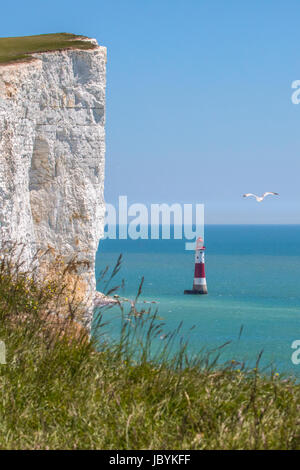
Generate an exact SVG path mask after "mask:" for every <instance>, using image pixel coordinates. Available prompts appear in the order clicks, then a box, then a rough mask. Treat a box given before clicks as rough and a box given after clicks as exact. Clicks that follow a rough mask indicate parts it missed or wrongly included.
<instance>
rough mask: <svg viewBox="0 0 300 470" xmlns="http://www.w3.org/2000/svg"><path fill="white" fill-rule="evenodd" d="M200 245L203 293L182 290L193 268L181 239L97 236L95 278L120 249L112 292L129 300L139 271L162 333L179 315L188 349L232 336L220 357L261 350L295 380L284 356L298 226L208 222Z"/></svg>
mask: <svg viewBox="0 0 300 470" xmlns="http://www.w3.org/2000/svg"><path fill="white" fill-rule="evenodd" d="M205 246H206V266H205V267H206V278H207V286H208V292H209V293H208V295H207V296H187V295H184V294H183V291H184V290H185V289H190V288H192V283H193V271H194V252H192V251H185V240H172V239H171V240H135V241H134V240H108V239H107V240H101V241H100V244H99V250H98V253H97V259H96V278H98V277H99V273H100V272H101V271H102V270H103V269H104V268H105V267H106V266H107V265H108V266H110V267H113V266H114V264H115V262H116V260H117V258H118V255H119V254H120V253H122V254H123V263H122V268H121V271H120V273H119V274H118V276H117V278H116V279H115V281H114V284H115V285H117V284H119V283H121V279H124V280H125V286H124V287H123V288H122V289H120V291H119V292H118V294H119V295H121V296H125V297H128V298H134V297H135V295H136V293H137V290H138V286H139V284H140V281H141V278H142V276H144V277H145V282H144V286H143V293H142V296H141V301H143V300H150V301H151V300H155V301H157V302H158V308H159V315H160V317H162V318H163V319H164V322H165V327H164V328H165V330H166V332H168V331H170V330H174V329H175V328H176V327H177V326H178V324H179V323H180V322H181V321H183V329H182V333H183V334H186V335H187V336H188V338H189V345H190V349H191V351H193V352H196V351H199V350H200V349H202V348H203V347H204V348H207V349H212V348H214V347H218V346H220V345H222V344H223V343H225V342H226V341H230V340H231V341H232V343H231V344H229V345H228V346H226V347H225V348H224V350H223V353H222V357H223V358H224V361H225V360H231V359H235V360H241V361H246V362H247V364H248V365H249V366H253V365H254V364H255V361H256V358H257V356H258V354H259V352H260V351H261V350H263V355H262V361H261V364H262V365H263V366H268V365H270V364H273V367H274V368H275V369H276V371H277V372H281V373H282V372H284V373H285V374H288V375H290V374H293V375H296V376H297V377H298V378H300V365H294V364H293V363H292V361H291V355H292V353H293V351H294V350H293V349H292V348H291V344H292V342H293V341H294V340H300V225H265V226H263V225H248V226H247V225H243V226H242V225H241V226H238V225H228V226H224V225H220V226H218V225H211V226H209V225H208V226H206V227H205ZM101 287H102V286H101V284H99V286H98V288H99V290H101ZM115 310H116V309H115V308H113V309H110V310H108V311H107V313H106V314H105V319H106V320H107V319H109V318H110V317H111V318H113V316H114V314H115V313H116V312H115ZM193 326H194V328H193V329H192V330H190V329H191V327H193ZM241 326H243V331H242V335H241V337H240V339H238V338H239V332H240V329H241ZM113 328H118V327H117V324H116V323H114V325H113Z"/></svg>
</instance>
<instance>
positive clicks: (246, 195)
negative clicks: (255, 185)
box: [243, 193, 258, 199]
mask: <svg viewBox="0 0 300 470" xmlns="http://www.w3.org/2000/svg"><path fill="white" fill-rule="evenodd" d="M249 196H253V197H255V199H257V197H258V196H256V194H252V193H246V194H243V197H249Z"/></svg>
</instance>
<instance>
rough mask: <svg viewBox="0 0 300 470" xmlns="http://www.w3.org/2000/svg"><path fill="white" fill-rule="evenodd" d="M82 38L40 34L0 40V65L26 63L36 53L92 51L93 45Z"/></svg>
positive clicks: (72, 35) (68, 35)
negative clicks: (70, 50)
mask: <svg viewBox="0 0 300 470" xmlns="http://www.w3.org/2000/svg"><path fill="white" fill-rule="evenodd" d="M83 39H85V37H84V36H77V35H76V34H70V33H56V34H41V35H38V36H23V37H15V38H0V64H7V63H11V62H16V61H19V62H20V61H21V62H24V61H28V60H31V59H32V56H31V54H33V53H36V52H48V51H59V50H64V49H93V48H94V47H95V45H94V44H92V43H90V42H89V41H84V40H83Z"/></svg>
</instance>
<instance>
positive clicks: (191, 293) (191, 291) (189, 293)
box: [184, 287, 207, 295]
mask: <svg viewBox="0 0 300 470" xmlns="http://www.w3.org/2000/svg"><path fill="white" fill-rule="evenodd" d="M184 294H188V295H203V294H207V288H206V287H205V288H204V289H201V290H194V289H193V290H185V291H184Z"/></svg>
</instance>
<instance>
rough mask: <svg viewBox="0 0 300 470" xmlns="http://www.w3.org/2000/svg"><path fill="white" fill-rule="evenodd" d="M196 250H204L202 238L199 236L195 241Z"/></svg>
mask: <svg viewBox="0 0 300 470" xmlns="http://www.w3.org/2000/svg"><path fill="white" fill-rule="evenodd" d="M196 250H205V247H204V240H203V238H201V237H199V238H197V241H196Z"/></svg>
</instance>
